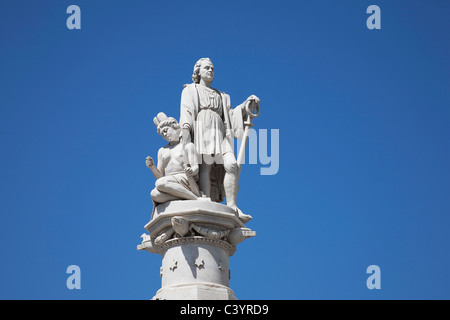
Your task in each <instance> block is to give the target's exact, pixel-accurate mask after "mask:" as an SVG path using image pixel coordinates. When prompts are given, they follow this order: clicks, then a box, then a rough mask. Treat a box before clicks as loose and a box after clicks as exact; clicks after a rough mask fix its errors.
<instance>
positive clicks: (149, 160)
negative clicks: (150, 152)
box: [145, 152, 164, 179]
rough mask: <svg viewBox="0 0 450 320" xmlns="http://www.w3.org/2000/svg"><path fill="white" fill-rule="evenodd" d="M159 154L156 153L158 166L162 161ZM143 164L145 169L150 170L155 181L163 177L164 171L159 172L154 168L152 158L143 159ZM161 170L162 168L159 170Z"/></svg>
mask: <svg viewBox="0 0 450 320" xmlns="http://www.w3.org/2000/svg"><path fill="white" fill-rule="evenodd" d="M160 158H161V152H158V165H159V164H160V163H162V161H161V159H160ZM145 164H146V165H147V167H148V168H149V169H150V170H152V173H153V175H154V176H155V178H156V179H159V178H161V177H163V176H164V169H163V170H160V168H157V167H156V166H155V162H154V161H153V158H152V157H150V156H149V157H147V158H146V159H145ZM161 169H162V168H161Z"/></svg>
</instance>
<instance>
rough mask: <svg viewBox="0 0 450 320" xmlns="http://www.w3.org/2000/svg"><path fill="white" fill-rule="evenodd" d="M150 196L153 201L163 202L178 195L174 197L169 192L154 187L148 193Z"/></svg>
mask: <svg viewBox="0 0 450 320" xmlns="http://www.w3.org/2000/svg"><path fill="white" fill-rule="evenodd" d="M150 196H151V197H152V199H153V201H155V202H158V203H164V202H167V201H172V200H178V199H179V198H178V197H175V196H173V195H171V194H168V193H165V192H161V191H159V190H158V189H156V188H155V189H153V190H152V192H151V193H150Z"/></svg>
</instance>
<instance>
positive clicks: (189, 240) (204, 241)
mask: <svg viewBox="0 0 450 320" xmlns="http://www.w3.org/2000/svg"><path fill="white" fill-rule="evenodd" d="M191 243H202V244H210V245H214V246H217V247H220V248H222V249H224V250H226V251H227V253H228V255H229V256H232V255H233V254H234V252H235V251H236V247H235V246H232V245H231V244H229V243H228V242H226V241H223V240H219V239H209V238H205V237H198V236H193V237H185V238H174V239H170V240H168V241H166V242H165V243H163V244H162V245H161V246H158V252H159V253H160V254H164V252H165V251H166V250H167V249H169V248H170V247H173V246H176V245H183V244H191Z"/></svg>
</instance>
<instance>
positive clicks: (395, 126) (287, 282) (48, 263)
mask: <svg viewBox="0 0 450 320" xmlns="http://www.w3.org/2000/svg"><path fill="white" fill-rule="evenodd" d="M71 4H77V5H79V6H80V8H81V17H82V19H81V27H82V29H81V30H68V29H67V27H66V19H67V17H68V16H69V15H68V14H66V8H67V7H68V6H69V5H71ZM371 4H376V5H378V6H379V7H380V8H381V27H382V28H381V30H369V29H367V27H366V19H367V18H368V16H369V15H368V14H366V9H367V7H368V6H369V5H371ZM449 15H450V2H449V1H444V0H442V1H439V0H433V1H425V0H423V1H399V0H398V1H382V0H373V1H361V0H353V1H323V0H320V1H312V0H311V1H282V0H280V1H266V0H260V1H226V2H225V3H224V2H223V1H144V0H140V1H122V0H120V1H119V0H118V1H99V0H94V1H92V0H90V1H65V0H63V1H61V0H58V1H56V0H52V1H20V0H16V1H5V0H2V1H0V150H1V157H0V214H1V223H0V228H1V232H0V253H1V263H0V298H2V299H7V298H8V299H149V298H151V297H152V296H153V295H154V294H155V292H156V291H157V290H158V289H159V288H160V285H161V282H160V281H161V279H160V278H159V268H160V265H161V257H160V256H158V255H152V254H149V253H147V252H141V251H137V250H136V245H137V244H139V243H140V240H141V239H140V238H139V237H140V235H141V234H142V233H143V232H145V229H144V225H145V224H146V223H147V222H148V221H149V219H150V215H151V209H152V203H151V199H150V196H149V192H150V190H151V189H152V188H153V186H154V181H155V180H154V177H153V176H152V174H151V172H150V170H148V169H147V168H146V167H145V157H146V156H147V155H151V156H153V157H156V154H157V150H158V148H160V147H161V146H162V145H163V144H164V142H163V140H162V139H161V137H160V136H158V135H157V133H156V130H155V127H154V125H153V123H152V119H153V117H154V116H155V115H156V113H157V112H159V111H164V112H166V113H167V114H168V115H172V116H175V117H176V118H178V115H179V99H180V94H181V90H182V85H183V84H184V83H189V82H191V74H192V68H193V65H194V63H195V61H197V59H198V58H200V57H210V58H211V59H212V60H213V62H214V65H215V68H216V79H215V82H214V83H213V85H214V86H215V87H217V88H219V89H220V90H223V91H225V92H227V93H229V94H230V95H231V101H232V103H233V105H237V104H239V103H241V102H242V101H243V100H245V99H246V98H247V97H248V96H249V95H250V94H256V95H257V96H259V97H260V98H261V101H262V102H261V115H260V117H259V118H258V119H257V120H256V121H255V123H256V127H255V128H256V129H268V130H269V131H270V130H271V129H278V130H279V133H280V141H279V142H280V145H279V146H280V151H279V171H278V173H277V174H276V175H271V176H267V175H266V176H264V175H261V174H260V169H261V168H262V167H264V166H265V165H263V164H261V163H259V162H258V164H253V165H250V164H248V165H245V166H244V168H243V172H242V176H241V180H240V182H241V183H240V185H241V189H240V192H239V199H238V201H239V205H240V207H241V208H242V210H243V211H244V212H246V213H250V214H252V215H253V220H252V221H251V222H249V223H248V226H249V227H251V228H252V229H253V230H255V231H256V232H257V237H256V238H252V239H249V240H246V241H245V242H243V243H242V244H240V245H239V246H238V251H237V252H236V254H235V255H234V256H233V257H231V258H230V266H231V280H230V287H231V288H232V289H233V290H234V291H235V293H236V296H237V297H238V298H240V299H422V298H423V299H431V298H434V299H442V298H445V299H450V289H449V288H450V256H449V245H450V236H449V228H450V201H449V198H450V170H449V163H450V150H449V141H450V127H449V121H450V93H449V92H450V62H449V61H450V60H449V57H450V41H449V40H450V39H449V34H448V31H449V30H450V22H449V19H448V17H449ZM72 264H75V265H78V266H80V268H81V287H82V288H81V290H68V289H67V288H66V279H67V277H68V275H67V274H66V268H67V267H68V266H69V265H72ZM373 264H375V265H378V266H379V267H380V268H381V290H372V291H371V290H368V289H367V287H366V279H367V277H368V275H367V274H366V268H367V267H368V266H369V265H373Z"/></svg>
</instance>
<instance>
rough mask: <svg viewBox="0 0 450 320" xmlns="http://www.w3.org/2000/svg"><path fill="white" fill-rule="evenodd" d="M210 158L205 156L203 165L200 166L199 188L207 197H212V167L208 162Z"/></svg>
mask: <svg viewBox="0 0 450 320" xmlns="http://www.w3.org/2000/svg"><path fill="white" fill-rule="evenodd" d="M209 157H210V156H207V155H203V159H202V163H201V164H200V165H199V172H198V186H199V187H200V191H201V192H203V193H204V194H205V196H207V197H211V165H212V163H211V162H210V161H208V160H210V159H209Z"/></svg>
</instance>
